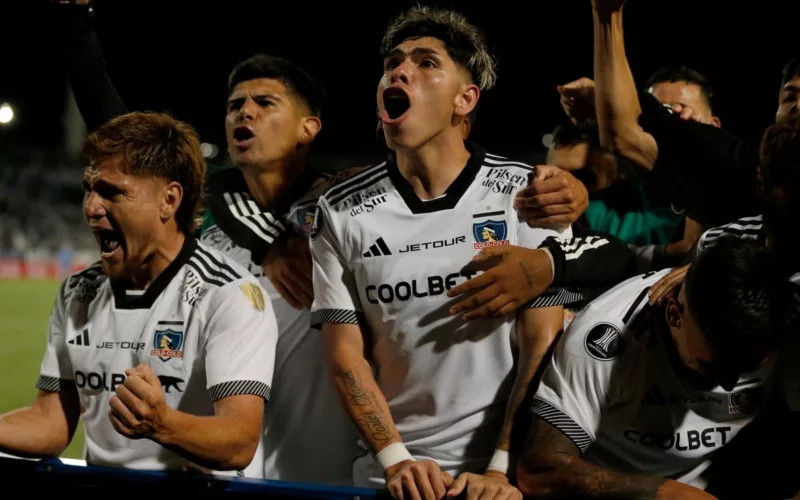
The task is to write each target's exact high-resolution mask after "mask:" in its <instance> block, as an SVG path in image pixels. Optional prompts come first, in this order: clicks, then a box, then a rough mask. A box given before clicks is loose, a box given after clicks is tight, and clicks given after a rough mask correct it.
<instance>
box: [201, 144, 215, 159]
mask: <svg viewBox="0 0 800 500" xmlns="http://www.w3.org/2000/svg"><path fill="white" fill-rule="evenodd" d="M200 151H202V152H203V157H204V158H215V157H216V156H217V153H219V148H218V147H217V146H216V144H209V143H207V142H204V143H203V144H201V145H200Z"/></svg>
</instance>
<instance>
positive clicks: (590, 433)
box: [530, 306, 619, 453]
mask: <svg viewBox="0 0 800 500" xmlns="http://www.w3.org/2000/svg"><path fill="white" fill-rule="evenodd" d="M598 332H599V333H598ZM618 334H619V329H618V327H617V325H615V324H614V321H611V320H609V318H608V316H607V315H606V314H603V313H602V312H600V311H598V310H596V309H594V308H592V307H591V306H589V308H588V309H587V310H585V311H584V312H583V313H581V314H579V315H578V316H577V317H576V318H575V320H573V322H572V323H571V324H570V326H569V328H568V329H567V331H566V332H565V333H564V335H563V336H562V337H561V339H559V341H558V343H557V344H556V347H555V349H554V351H553V356H552V358H551V359H550V362H549V363H548V365H547V368H546V369H545V370H544V372H543V374H542V379H541V382H540V383H539V387H538V389H537V390H536V394H535V395H534V397H533V402H532V404H531V407H530V411H531V413H533V414H534V415H535V416H536V417H537V418H539V419H541V420H544V421H545V422H547V423H548V424H550V425H552V426H553V427H555V428H556V429H558V430H559V431H561V432H562V433H564V435H566V436H567V437H568V438H569V439H570V440H571V441H572V442H573V443H574V444H575V446H576V447H577V448H578V449H579V450H580V451H581V453H583V452H584V451H586V449H587V448H588V447H589V445H591V444H592V443H593V442H594V441H595V440H596V437H597V430H598V429H599V428H600V425H601V418H602V414H603V410H604V408H605V407H606V404H607V394H609V389H610V382H611V377H612V373H613V372H614V365H615V359H614V358H615V357H614V356H611V355H609V356H605V358H606V359H603V356H599V355H597V354H595V355H592V354H591V353H590V351H589V350H588V349H587V345H586V344H587V340H594V338H595V337H598V339H597V340H598V341H601V342H602V340H603V339H604V338H608V339H609V342H613V341H614V340H615V336H618ZM611 345H613V344H611ZM602 352H606V353H609V352H610V348H609V350H608V351H602ZM611 354H613V353H611Z"/></svg>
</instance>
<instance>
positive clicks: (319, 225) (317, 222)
mask: <svg viewBox="0 0 800 500" xmlns="http://www.w3.org/2000/svg"><path fill="white" fill-rule="evenodd" d="M324 227H325V216H324V215H322V208H320V206H319V205H317V207H316V208H315V209H314V222H313V223H312V224H311V231H309V233H308V235H309V236H310V237H311V239H312V240H316V239H317V237H319V235H320V233H322V229H323V228H324Z"/></svg>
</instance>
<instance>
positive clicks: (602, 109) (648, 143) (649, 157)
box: [593, 0, 658, 170]
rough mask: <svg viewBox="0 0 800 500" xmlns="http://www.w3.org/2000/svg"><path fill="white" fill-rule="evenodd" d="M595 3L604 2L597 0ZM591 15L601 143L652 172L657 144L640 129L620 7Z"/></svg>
mask: <svg viewBox="0 0 800 500" xmlns="http://www.w3.org/2000/svg"><path fill="white" fill-rule="evenodd" d="M598 3H603V2H602V1H600V0H598ZM606 3H614V2H606ZM593 16H594V80H595V107H596V109H597V125H598V128H599V132H600V142H601V144H602V145H603V146H604V147H606V148H608V149H609V150H611V151H615V152H618V153H619V154H621V155H623V156H625V157H626V158H628V159H629V160H631V161H633V162H634V163H636V164H637V165H640V166H642V167H644V168H647V169H649V170H652V168H653V166H654V165H655V162H656V158H657V157H658V145H657V143H656V141H655V139H654V138H653V136H652V135H650V134H648V133H646V132H645V131H644V130H643V129H642V127H641V126H639V122H638V120H639V115H640V114H641V112H642V109H641V106H640V104H639V94H638V92H637V90H636V82H635V81H634V79H633V73H631V68H630V66H629V65H628V59H627V57H626V55H625V40H624V37H623V30H622V6H621V5H620V6H619V7H618V8H603V7H602V6H601V7H600V8H597V7H595V9H594V10H593Z"/></svg>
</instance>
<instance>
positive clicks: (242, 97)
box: [228, 92, 282, 104]
mask: <svg viewBox="0 0 800 500" xmlns="http://www.w3.org/2000/svg"><path fill="white" fill-rule="evenodd" d="M247 96H250V97H252V98H253V100H257V99H273V100H275V101H282V99H281V96H279V95H278V94H273V93H271V92H266V93H263V94H253V93H246V94H238V95H233V96H231V97H229V98H228V104H231V103H234V102H237V101H243V100H245V99H247Z"/></svg>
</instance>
